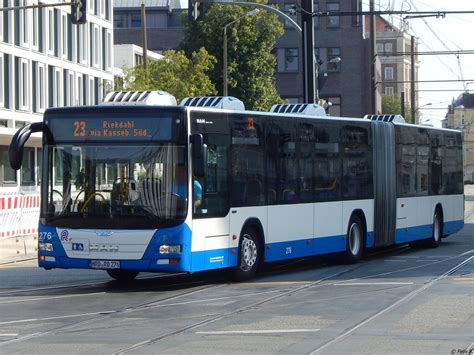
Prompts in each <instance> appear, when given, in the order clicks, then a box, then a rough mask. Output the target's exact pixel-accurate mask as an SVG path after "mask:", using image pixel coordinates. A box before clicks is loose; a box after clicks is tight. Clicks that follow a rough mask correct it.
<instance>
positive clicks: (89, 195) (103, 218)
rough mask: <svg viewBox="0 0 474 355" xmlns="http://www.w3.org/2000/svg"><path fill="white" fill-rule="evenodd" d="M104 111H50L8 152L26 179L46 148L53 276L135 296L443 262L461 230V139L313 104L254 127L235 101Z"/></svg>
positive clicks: (129, 100)
mask: <svg viewBox="0 0 474 355" xmlns="http://www.w3.org/2000/svg"><path fill="white" fill-rule="evenodd" d="M106 101H107V102H105V103H104V104H102V105H98V106H89V107H72V108H71V107H65V108H51V109H48V110H47V111H46V112H45V114H44V120H43V122H41V123H32V124H31V125H29V126H26V127H24V128H22V129H21V130H19V131H18V132H17V133H16V135H15V136H14V137H13V140H12V143H11V145H10V147H9V156H10V162H11V165H12V167H13V168H14V169H18V168H19V167H20V166H21V161H22V152H23V146H24V144H25V142H26V140H27V139H28V137H29V136H30V134H31V133H32V132H42V134H43V136H42V137H43V138H42V140H43V144H42V160H41V161H42V169H41V172H42V179H41V182H42V186H41V211H40V221H39V228H38V229H39V248H38V249H39V251H38V254H39V255H38V258H39V266H40V267H43V268H45V269H53V268H83V269H89V268H92V269H103V270H106V271H107V272H108V273H109V275H110V276H111V277H113V278H116V279H119V280H130V279H133V278H135V277H136V275H137V274H138V273H139V272H141V271H142V272H197V271H204V270H211V269H220V268H228V269H229V270H230V271H231V272H232V274H233V276H234V277H235V278H236V279H239V280H242V279H248V278H250V277H252V276H253V275H254V274H255V273H256V271H257V269H258V267H259V266H260V265H261V264H262V263H264V262H273V261H278V260H285V259H290V258H300V257H307V256H312V255H320V254H331V253H340V254H342V255H344V256H345V259H346V260H347V261H348V262H356V261H358V260H359V259H360V258H361V257H362V255H363V253H364V251H365V250H367V249H370V248H378V247H386V246H391V245H395V244H402V243H418V244H425V245H427V246H432V247H436V246H438V245H439V244H440V242H441V239H442V238H444V237H447V236H448V235H450V234H453V233H456V232H457V231H459V230H460V229H461V228H462V227H463V225H464V219H463V218H464V195H463V157H462V138H461V133H460V132H458V131H454V130H447V129H438V128H433V127H427V126H421V125H412V124H406V123H402V122H396V121H391V122H390V120H388V121H384V120H378V118H379V117H375V118H374V117H372V119H370V117H369V118H342V117H328V116H326V115H325V113H324V110H322V109H321V108H318V107H317V105H307V104H296V105H275V106H274V107H273V108H272V110H271V112H255V111H245V109H244V108H243V105H241V102H240V101H239V100H237V99H235V98H231V97H203V98H188V99H185V100H183V102H182V103H181V105H176V100H175V99H174V97H172V96H171V95H169V94H167V93H164V92H113V93H110V94H109V95H108V96H107V98H106ZM311 112H313V114H311ZM307 113H309V114H307ZM314 113H316V115H314Z"/></svg>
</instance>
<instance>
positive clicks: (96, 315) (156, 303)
mask: <svg viewBox="0 0 474 355" xmlns="http://www.w3.org/2000/svg"><path fill="white" fill-rule="evenodd" d="M385 252H386V251H382V252H381V253H376V254H377V256H376V257H375V258H374V257H373V256H370V257H369V259H368V260H367V261H364V262H362V263H359V264H357V265H355V266H352V267H349V268H345V269H343V270H340V271H337V272H336V273H333V274H331V275H329V276H326V277H323V278H320V279H318V280H315V281H313V282H308V283H304V284H298V285H297V286H296V287H295V286H288V285H287V286H286V287H283V288H277V289H274V290H269V291H262V292H250V293H238V294H234V295H229V296H224V297H214V298H205V299H199V300H183V301H178V300H179V299H182V298H185V297H187V296H192V295H194V294H197V293H200V292H204V291H212V289H217V288H219V287H225V286H228V285H229V284H228V283H218V284H216V283H213V284H209V281H205V280H198V281H194V283H195V284H200V285H199V286H194V287H193V289H192V290H187V291H185V292H180V293H179V294H176V295H171V296H168V297H162V298H159V299H155V300H151V301H148V302H146V303H140V304H137V305H128V306H124V307H116V308H115V309H111V310H102V311H97V312H89V313H82V314H69V315H63V316H58V317H50V318H49V319H48V318H41V319H23V320H16V321H9V322H0V326H8V325H13V324H25V323H33V322H39V321H47V320H60V319H62V320H65V319H75V320H77V319H78V318H83V317H87V318H88V319H84V320H82V321H74V323H73V324H69V325H62V326H60V327H54V328H52V329H49V330H47V331H44V332H38V333H34V334H29V335H25V336H23V337H19V338H15V339H11V340H7V341H3V342H0V347H2V346H4V345H8V344H11V343H14V342H20V341H23V340H29V339H32V338H37V337H41V336H44V335H49V334H56V333H59V332H61V333H64V332H65V331H74V329H78V328H80V327H83V326H85V325H88V324H93V323H96V322H99V321H103V320H105V319H107V318H109V317H112V316H114V315H118V314H125V313H134V312H143V311H148V310H151V309H153V308H159V307H176V306H181V305H189V304H199V303H204V302H207V303H209V302H214V301H220V300H224V299H238V298H250V297H253V298H255V297H262V296H264V295H267V297H265V298H263V299H260V300H259V301H257V302H254V303H252V304H248V305H244V306H241V307H238V308H236V309H234V310H228V311H225V312H220V313H217V314H212V315H211V316H210V317H207V318H205V319H204V320H200V321H198V322H193V323H191V324H188V325H186V326H183V327H180V328H178V329H175V330H173V331H170V332H166V333H163V334H158V335H157V336H156V337H151V338H148V339H145V340H143V341H141V342H137V343H135V344H132V345H130V346H128V347H124V348H122V349H120V350H118V351H117V352H116V353H115V354H125V353H129V352H132V351H135V350H138V349H141V348H143V347H146V346H148V345H153V344H155V343H157V342H159V341H160V340H163V339H167V338H170V337H173V336H177V335H180V334H183V333H185V332H187V331H189V330H192V329H197V328H199V327H203V326H205V325H207V324H211V323H213V322H216V321H219V320H221V319H224V318H228V317H230V316H232V315H235V314H237V313H241V312H245V311H248V310H251V309H255V308H258V307H259V306H262V305H264V304H267V303H270V302H272V301H276V300H278V299H280V298H282V297H285V296H288V295H291V294H293V293H296V292H299V291H303V290H307V289H309V288H313V287H322V286H330V285H334V284H336V283H337V284H341V280H334V281H330V280H331V279H333V278H337V277H338V276H341V275H343V274H347V273H349V272H352V271H355V270H356V269H358V268H361V267H363V266H365V265H367V264H368V263H370V262H371V261H372V260H374V259H378V255H380V254H384V253H385ZM471 252H473V251H469V252H465V253H463V254H459V255H455V256H451V257H449V258H445V259H443V260H436V261H431V262H428V263H425V264H423V265H416V266H412V267H407V268H402V269H400V268H397V269H395V270H391V271H386V272H382V273H375V274H371V275H365V276H361V277H356V278H352V279H348V280H344V281H342V283H344V282H354V281H357V280H364V279H368V278H376V277H381V276H387V275H390V274H394V273H404V272H406V271H410V270H415V269H422V268H427V267H431V266H433V265H436V264H440V263H444V262H447V261H450V260H453V259H456V258H460V257H463V256H466V257H468V256H469V255H470V254H471ZM392 253H393V251H392ZM472 258H473V256H470V257H469V258H468V259H466V260H472ZM466 260H464V262H466ZM290 264H291V265H292V266H290V267H293V266H294V264H295V262H291V263H289V264H288V265H290ZM461 264H462V263H461ZM282 268H283V270H282V271H281V272H280V273H286V272H288V271H285V270H284V267H283V266H282ZM313 268H314V265H313ZM307 269H310V267H308V266H306V265H304V266H303V267H301V268H300V267H297V268H296V271H304V270H307ZM291 270H293V271H294V270H295V269H291ZM277 273H278V272H277ZM273 275H275V272H274V271H273V272H268V273H263V274H260V277H259V278H262V277H265V276H273ZM165 276H169V275H164V276H163V277H165ZM175 276H176V275H175ZM149 278H150V279H152V278H157V277H156V276H154V277H152V276H150V277H149ZM158 278H161V277H158ZM147 279H148V278H146V279H145V280H147ZM141 280H143V278H142V279H141ZM110 282H113V281H109V282H106V283H102V284H103V285H104V284H108V283H110ZM255 282H258V280H256V281H255ZM192 283H193V282H190V281H189V280H185V281H182V280H180V282H179V283H174V284H173V283H171V284H168V285H166V287H167V288H170V287H171V288H172V287H181V286H186V287H189V286H190V285H191V284H192ZM251 283H252V282H249V284H251ZM86 284H87V283H86ZM88 284H93V285H94V286H97V284H95V283H88ZM83 285H84V283H81V284H75V287H82V286H83ZM99 285H100V283H99ZM236 285H239V284H236ZM66 287H69V286H67V285H60V286H58V287H55V289H61V288H66ZM196 287H198V288H197V289H196ZM143 288H144V287H141V288H140V289H143ZM42 289H44V288H42ZM46 289H50V288H46ZM145 289H147V288H146V287H145ZM134 290H135V289H134ZM19 291H23V292H25V290H19ZM153 291H156V289H154V290H153ZM82 295H88V294H87V293H85V294H82ZM268 295H269V296H268ZM42 300H43V299H38V301H42ZM32 301H34V300H33V299H32ZM177 301H178V302H177ZM0 305H1V303H0ZM354 331H355V330H354ZM315 351H319V350H318V349H316V350H315Z"/></svg>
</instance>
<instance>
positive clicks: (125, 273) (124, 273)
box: [107, 270, 138, 282]
mask: <svg viewBox="0 0 474 355" xmlns="http://www.w3.org/2000/svg"><path fill="white" fill-rule="evenodd" d="M107 274H109V276H110V277H111V278H113V279H115V280H117V281H120V282H130V281H133V280H134V279H135V277H137V275H138V271H134V270H107Z"/></svg>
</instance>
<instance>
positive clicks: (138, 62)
mask: <svg viewBox="0 0 474 355" xmlns="http://www.w3.org/2000/svg"><path fill="white" fill-rule="evenodd" d="M142 64H143V56H142V55H140V54H136V53H135V66H136V65H142Z"/></svg>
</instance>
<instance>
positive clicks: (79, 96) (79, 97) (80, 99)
mask: <svg viewBox="0 0 474 355" xmlns="http://www.w3.org/2000/svg"><path fill="white" fill-rule="evenodd" d="M76 83H77V93H76V102H77V104H78V105H79V106H82V105H84V79H83V77H82V75H81V74H78V75H77V78H76Z"/></svg>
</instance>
